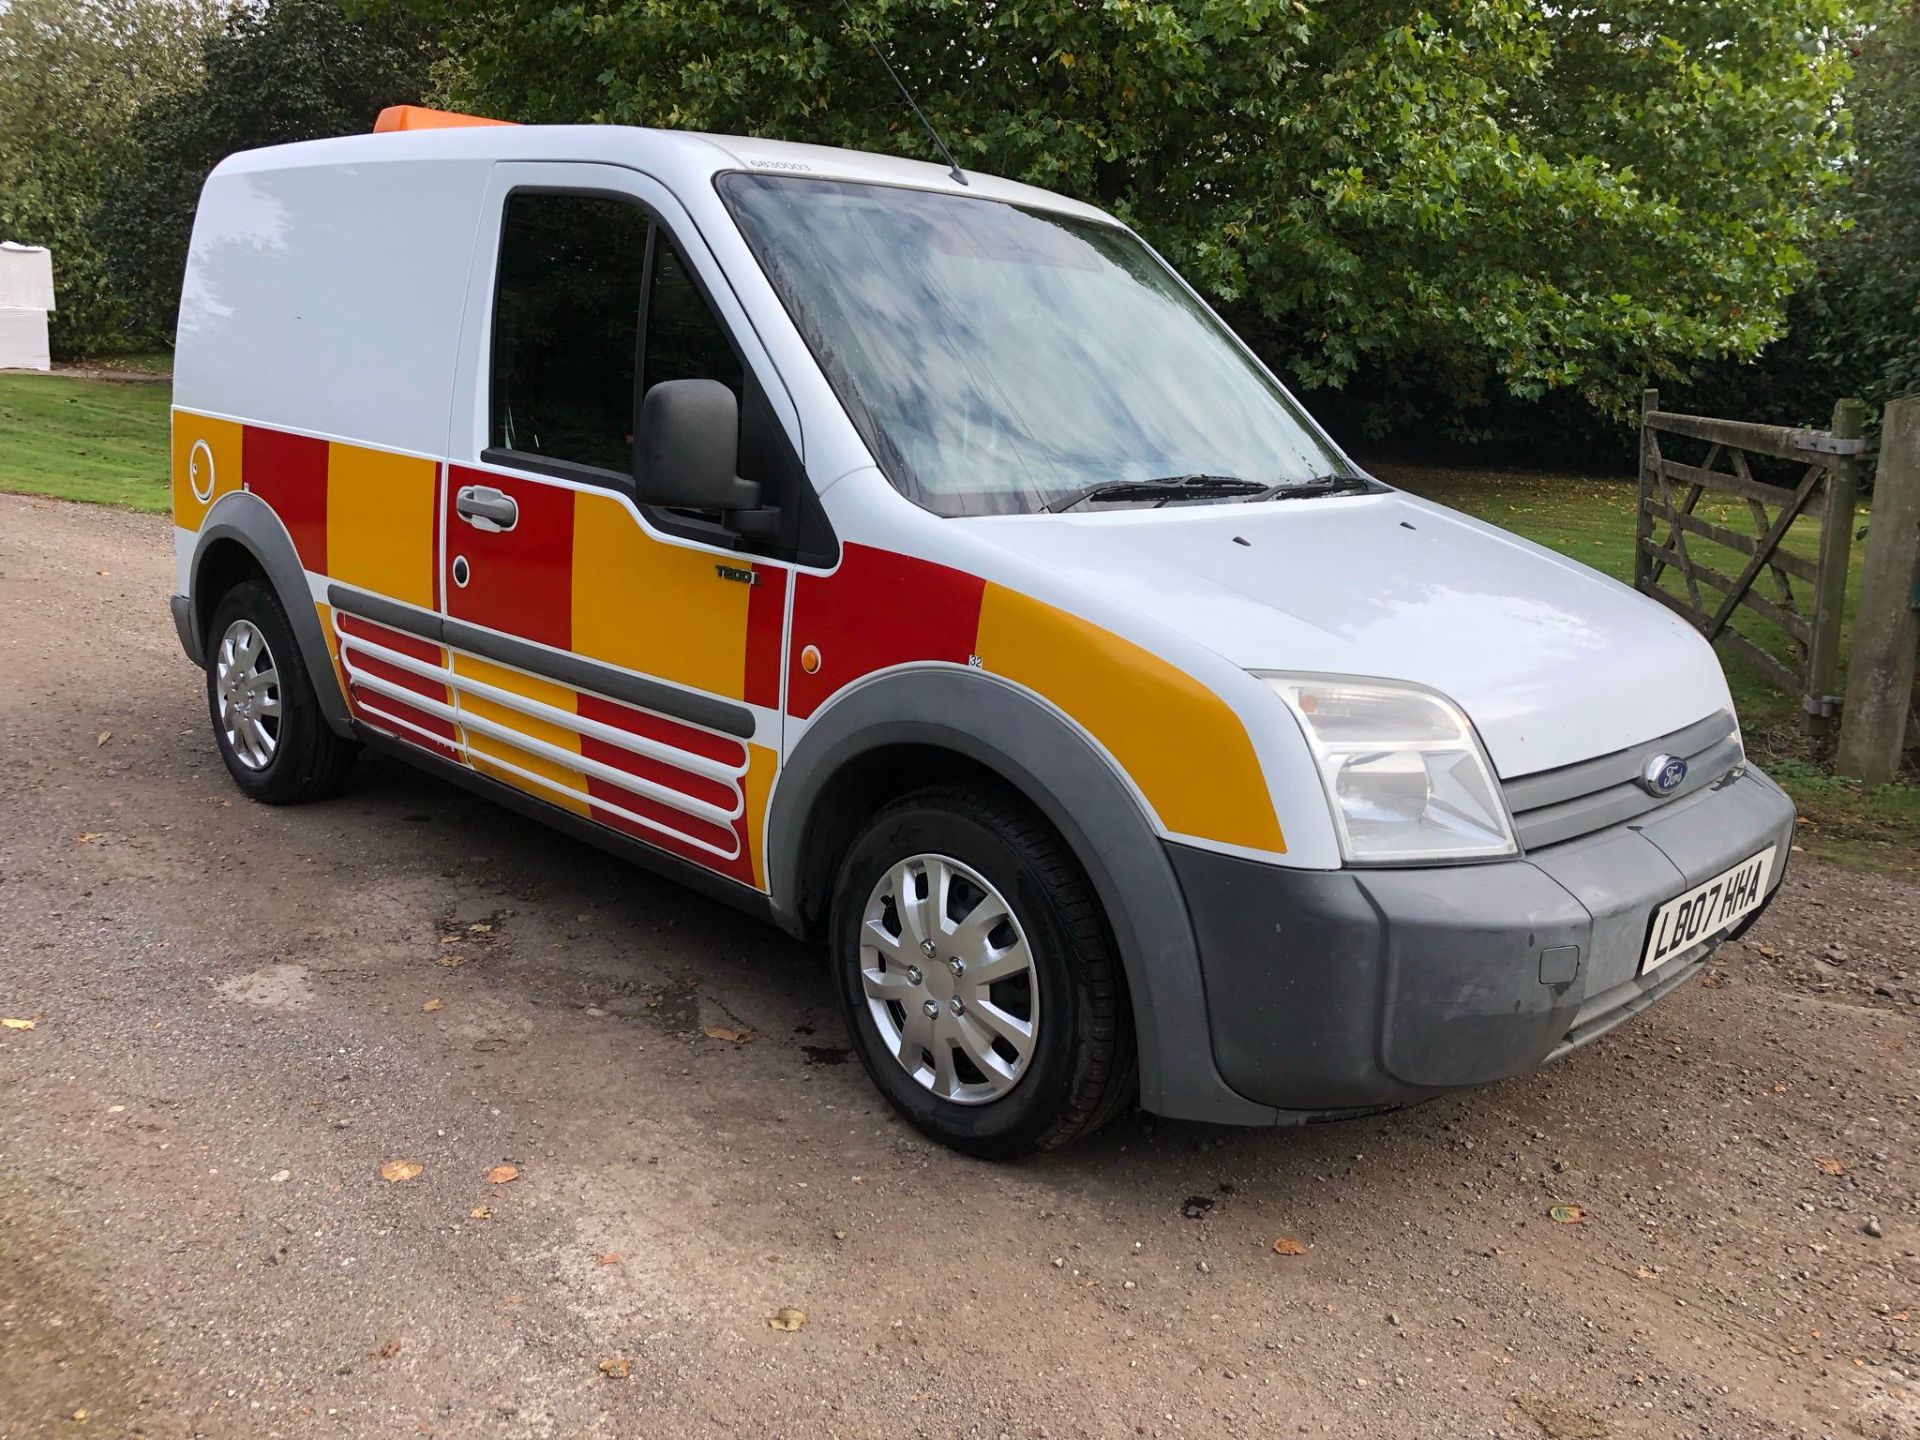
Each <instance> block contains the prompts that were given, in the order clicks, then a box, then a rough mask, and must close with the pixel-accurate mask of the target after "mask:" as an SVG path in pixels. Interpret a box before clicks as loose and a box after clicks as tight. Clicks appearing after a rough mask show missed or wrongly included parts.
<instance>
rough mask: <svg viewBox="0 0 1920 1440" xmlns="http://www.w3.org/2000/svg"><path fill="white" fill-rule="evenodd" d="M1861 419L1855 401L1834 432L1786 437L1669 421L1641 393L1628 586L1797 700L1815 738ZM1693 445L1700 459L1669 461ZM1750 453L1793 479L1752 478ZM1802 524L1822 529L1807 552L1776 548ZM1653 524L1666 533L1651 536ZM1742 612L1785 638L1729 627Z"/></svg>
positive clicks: (1655, 401)
mask: <svg viewBox="0 0 1920 1440" xmlns="http://www.w3.org/2000/svg"><path fill="white" fill-rule="evenodd" d="M1866 415H1867V412H1866V407H1865V406H1864V405H1862V404H1861V403H1860V402H1859V401H1858V400H1842V401H1841V402H1840V403H1839V404H1838V405H1836V406H1834V410H1833V428H1832V429H1831V430H1795V429H1792V428H1789V427H1788V426H1784V425H1755V424H1751V423H1749V422H1747V421H1744V420H1716V419H1712V418H1710V417H1708V416H1705V415H1680V414H1673V413H1670V412H1668V411H1664V410H1662V409H1661V408H1660V392H1659V391H1657V390H1649V391H1647V392H1646V394H1645V396H1644V397H1643V398H1642V404H1641V413H1640V501H1639V507H1638V513H1637V515H1636V517H1635V522H1636V540H1635V546H1634V565H1633V584H1634V588H1635V589H1636V590H1639V591H1641V592H1642V593H1643V594H1646V595H1651V596H1652V597H1653V598H1654V599H1656V600H1658V601H1660V602H1661V603H1662V604H1664V605H1666V606H1668V607H1669V608H1671V609H1673V610H1675V611H1677V612H1679V613H1680V614H1681V615H1683V616H1685V617H1686V618H1687V619H1688V620H1689V621H1690V622H1692V623H1693V624H1694V625H1695V626H1696V627H1697V628H1698V629H1699V630H1700V633H1701V634H1703V635H1705V636H1706V637H1707V639H1709V640H1712V641H1716V642H1724V643H1725V644H1726V645H1727V646H1728V647H1729V648H1730V649H1732V650H1734V651H1735V652H1737V653H1738V654H1740V655H1741V656H1743V657H1744V658H1745V659H1747V660H1749V661H1751V662H1752V663H1753V665H1754V666H1755V667H1757V668H1758V669H1759V670H1760V671H1761V672H1762V673H1763V674H1765V675H1766V676H1768V677H1769V678H1770V679H1772V680H1773V681H1774V682H1775V683H1776V684H1778V685H1779V686H1780V687H1781V689H1783V690H1785V691H1786V692H1787V693H1789V694H1792V695H1798V696H1799V697H1800V706H1801V709H1802V710H1803V711H1804V712H1805V714H1806V723H1807V728H1808V730H1809V731H1810V732H1812V733H1814V734H1823V733H1825V731H1826V729H1827V728H1828V723H1829V721H1830V720H1831V718H1832V716H1833V715H1834V713H1835V712H1836V711H1837V710H1838V709H1839V706H1840V695H1839V680H1840V622H1841V617H1842V612H1843V611H1844V610H1845V608H1846V594H1847V555H1848V549H1849V547H1850V546H1851V544H1852V540H1853V512H1854V500H1855V492H1856V489H1857V486H1858V483H1859V469H1860V457H1861V456H1862V455H1863V454H1864V453H1865V452H1866V451H1867V450H1868V449H1869V448H1870V442H1868V441H1867V440H1864V439H1862V438H1861V435H1862V432H1863V431H1864V430H1865V428H1866ZM1702 446H1704V447H1705V452H1704V454H1698V455H1697V460H1698V463H1690V462H1688V461H1684V460H1681V459H1679V458H1678V456H1679V455H1680V453H1682V452H1683V451H1691V452H1698V451H1699V450H1700V448H1701V447H1702ZM1758 457H1767V458H1766V459H1765V460H1760V461H1759V465H1760V466H1761V467H1766V468H1774V467H1776V465H1777V462H1779V461H1787V462H1792V465H1793V469H1794V471H1796V472H1797V473H1792V474H1789V475H1787V476H1785V477H1783V478H1784V480H1785V483H1770V482H1769V480H1767V479H1764V478H1756V475H1755V470H1756V460H1757V458H1758ZM1705 495H1714V496H1731V497H1733V499H1734V500H1735V501H1736V502H1740V503H1738V504H1736V507H1735V509H1736V513H1738V512H1739V510H1740V509H1742V508H1744V513H1745V515H1746V516H1747V518H1748V519H1750V520H1751V522H1752V525H1753V529H1752V533H1750V534H1749V533H1746V532H1745V531H1744V530H1742V529H1738V528H1735V527H1734V526H1731V525H1727V524H1723V523H1721V521H1722V520H1725V519H1729V518H1732V517H1729V516H1727V515H1725V514H1724V513H1722V512H1721V511H1719V510H1716V511H1715V512H1714V513H1717V514H1719V518H1718V519H1713V518H1708V516H1706V515H1702V514H1698V513H1696V511H1697V509H1698V507H1699V505H1700V501H1701V497H1702V496H1705ZM1808 517H1811V518H1813V519H1816V520H1818V521H1819V524H1820V535H1819V545H1818V549H1817V551H1816V553H1815V554H1814V555H1813V556H1808V555H1806V554H1803V553H1800V552H1799V551H1797V550H1795V549H1792V548H1788V547H1786V546H1784V545H1783V544H1782V543H1781V542H1782V541H1784V540H1785V539H1786V538H1787V536H1788V534H1789V533H1790V532H1791V531H1792V530H1793V527H1794V524H1795V522H1796V521H1799V520H1801V519H1803V518H1808ZM1661 524H1664V525H1665V527H1666V533H1665V534H1664V535H1656V533H1655V531H1656V528H1657V527H1658V526H1660V525H1661ZM1689 540H1691V541H1692V547H1691V548H1690V547H1689V543H1688V542H1689ZM1702 542H1708V543H1710V544H1712V545H1716V546H1719V547H1721V548H1722V549H1723V550H1726V551H1732V552H1734V554H1735V555H1737V556H1740V557H1744V562H1743V563H1741V562H1735V563H1738V566H1739V569H1738V573H1737V574H1733V575H1729V574H1726V573H1725V572H1723V571H1720V570H1716V569H1714V568H1713V567H1712V566H1711V565H1708V564H1706V563H1704V561H1703V557H1702V553H1701V550H1702ZM1802 548H1804V547H1802ZM1707 553H1708V554H1712V553H1713V552H1711V551H1709V552H1707ZM1663 576H1665V577H1668V578H1669V579H1673V578H1676V577H1677V580H1678V582H1679V587H1680V588H1678V589H1675V588H1669V586H1667V585H1663V584H1662V583H1661V581H1662V577H1663ZM1763 577H1764V580H1765V585H1764V589H1763V586H1762V583H1761V582H1762V580H1763ZM1795 581H1799V582H1800V587H1801V588H1799V589H1796V588H1795V584H1794V582H1795ZM1765 590H1771V591H1772V594H1771V595H1768V594H1766V593H1765ZM1742 612H1744V613H1745V614H1747V615H1751V616H1756V617H1758V618H1759V619H1760V620H1761V621H1764V622H1765V623H1766V624H1767V625H1770V626H1772V627H1773V628H1774V630H1775V631H1777V632H1780V633H1781V634H1783V635H1784V637H1785V640H1784V643H1780V642H1779V641H1778V639H1777V638H1776V637H1766V636H1765V632H1764V631H1762V638H1775V643H1774V644H1773V645H1772V646H1771V647H1770V646H1769V645H1767V644H1764V643H1761V638H1756V637H1755V636H1753V635H1751V634H1747V633H1743V632H1742V631H1740V630H1736V629H1735V628H1733V624H1732V622H1733V620H1734V619H1735V617H1736V616H1738V615H1740V614H1741V613H1742Z"/></svg>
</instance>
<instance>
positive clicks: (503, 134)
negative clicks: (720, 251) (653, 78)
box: [214, 125, 1109, 219]
mask: <svg viewBox="0 0 1920 1440" xmlns="http://www.w3.org/2000/svg"><path fill="white" fill-rule="evenodd" d="M462 160H464V161H475V160H480V161H485V160H533V161H577V162H585V163H595V162H598V163H602V164H614V165H625V166H627V167H629V168H632V169H639V170H644V171H647V172H648V173H650V174H653V175H655V176H656V177H657V178H659V179H661V180H662V181H664V182H666V183H667V184H668V185H669V186H671V185H673V184H674V182H676V181H678V182H680V183H683V184H684V183H689V182H691V183H699V184H707V183H711V180H712V178H713V176H715V175H718V174H722V173H724V172H726V171H731V170H751V171H759V172H762V173H766V174H789V175H805V176H808V177H810V178H815V179H826V180H855V181H867V182H871V183H875V184H882V185H901V186H909V187H912V188H914V189H920V190H934V191H940V192H944V193H947V194H953V195H972V196H979V197H982V198H985V199H992V200H1004V201H1010V202H1012V203H1014V204H1019V205H1028V206H1033V207H1035V208H1039V209H1046V210H1053V211H1058V212H1062V213H1066V214H1073V215H1081V216H1085V217H1086V218H1089V219H1107V218H1109V217H1107V216H1106V215H1105V214H1104V212H1102V211H1100V210H1098V209H1096V208H1094V207H1093V206H1091V205H1085V204H1082V203H1081V202H1080V201H1077V200H1072V199H1069V198H1068V197H1066V196H1064V195H1057V194H1055V193H1054V192H1052V191H1051V190H1042V189H1040V188H1038V187H1037V186H1033V185H1023V184H1021V183H1019V182H1018V181H1015V180H1004V179H1001V178H1000V177H998V176H994V175H984V174H981V173H980V172H978V171H973V170H968V171H966V172H965V174H966V177H967V183H966V184H965V185H961V184H959V183H958V182H957V181H955V180H954V179H953V178H952V176H951V175H949V174H948V172H947V169H946V167H945V166H944V165H935V164H931V163H929V162H927V161H924V160H910V159H907V158H906V157H904V156H899V155H877V154H873V153H871V152H868V151H864V150H842V149H837V148H835V147H833V146H829V145H802V144H796V143H794V142H792V141H786V140H761V139H757V138H754V137H752V136H745V135H707V134H701V133H697V132H694V131H690V130H653V129H643V128H641V127H638V126H632V125H466V126H449V127H444V128H430V129H402V130H389V131H386V132H383V133H379V134H367V135H348V136H342V137H340V138H338V139H333V140H308V141H303V142H301V143H299V144H294V145H271V146H267V147H265V148H263V149H259V150H242V151H240V152H239V153H237V154H234V155H229V156H228V157H227V158H226V159H225V160H223V161H221V162H220V164H219V165H218V166H217V167H215V171H214V173H215V174H218V175H232V174H246V173H257V172H261V171H271V170H293V169H303V168H306V167H308V166H324V165H341V166H349V165H368V164H376V163H393V162H406V161H421V162H430V161H462Z"/></svg>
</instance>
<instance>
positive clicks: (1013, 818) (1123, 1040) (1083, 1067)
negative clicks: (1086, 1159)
mask: <svg viewBox="0 0 1920 1440" xmlns="http://www.w3.org/2000/svg"><path fill="white" fill-rule="evenodd" d="M909 811H921V812H925V811H934V812H939V813H943V814H946V815H949V816H952V817H954V818H956V819H960V820H966V821H971V822H973V823H974V824H976V825H979V826H980V827H981V828H983V829H986V830H988V831H991V832H992V833H993V834H994V835H995V836H997V837H998V838H999V839H1000V840H1001V842H1002V843H1004V844H1005V845H1006V846H1007V847H1008V848H1009V849H1010V850H1012V851H1013V852H1014V853H1015V855H1016V856H1017V857H1018V858H1019V860H1020V861H1021V862H1022V863H1024V864H1025V865H1027V866H1028V867H1030V868H1031V870H1032V871H1033V872H1034V875H1035V876H1036V878H1037V879H1038V880H1039V882H1040V884H1041V886H1042V888H1043V889H1044V890H1045V892H1046V896H1047V901H1048V903H1049V904H1050V905H1051V907H1052V909H1053V912H1054V918H1055V920H1056V922H1057V923H1058V924H1059V926H1060V928H1061V929H1062V930H1063V931H1064V932H1065V935H1066V939H1067V943H1068V950H1069V953H1068V955H1067V956H1066V961H1067V967H1068V970H1069V972H1070V975H1071V977H1072V983H1073V986H1074V989H1075V991H1076V1000H1077V1003H1076V1004H1075V1005H1074V1007H1073V1013H1074V1023H1075V1031H1076V1033H1075V1043H1074V1045H1073V1060H1072V1068H1071V1071H1070V1074H1069V1077H1068V1083H1067V1085H1066V1087H1065V1094H1064V1096H1063V1097H1062V1099H1061V1101H1060V1103H1059V1106H1058V1109H1057V1112H1056V1113H1055V1115H1054V1117H1053V1119H1052V1121H1051V1123H1049V1124H1048V1125H1046V1126H1045V1128H1044V1129H1042V1130H1041V1131H1040V1132H1039V1133H1038V1134H1036V1135H1034V1136H1033V1137H1031V1138H1030V1139H1028V1140H1027V1141H1025V1143H1023V1144H1020V1145H1018V1146H1017V1147H1001V1146H998V1145H995V1144H991V1143H988V1144H971V1143H967V1142H965V1141H958V1140H955V1139H954V1138H953V1137H951V1136H947V1135H944V1134H942V1135H939V1137H938V1138H941V1139H943V1140H945V1141H947V1143H949V1144H957V1145H959V1146H960V1148H964V1149H969V1150H972V1151H973V1152H974V1153H977V1154H984V1155H989V1156H992V1157H994V1158H1006V1157H1008V1156H1010V1155H1011V1154H1013V1153H1018V1152H1019V1151H1038V1150H1053V1149H1057V1148H1059V1147H1060V1146H1062V1145H1066V1144H1069V1143H1070V1142H1072V1141H1075V1140H1078V1139H1081V1138H1083V1137H1085V1136H1088V1135H1091V1134H1092V1133H1093V1132H1094V1131H1096V1130H1098V1129H1099V1128H1100V1127H1101V1126H1102V1125H1105V1124H1106V1123H1107V1122H1108V1121H1109V1120H1112V1119H1113V1118H1114V1117H1115V1116H1116V1115H1119V1114H1120V1113H1122V1112H1123V1111H1125V1110H1127V1109H1128V1108H1130V1107H1131V1105H1132V1103H1133V1100H1134V1098H1135V1096H1136V1095H1137V1094H1138V1092H1139V1083H1140V1060H1139V1051H1138V1048H1137V1046H1136V1044H1135V1037H1134V1028H1133V1012H1132V1008H1131V1006H1130V1004H1129V1002H1128V997H1127V988H1126V978H1125V975H1124V973H1123V971H1122V969H1121V965H1120V960H1119V957H1118V955H1117V954H1116V952H1115V950H1114V945H1113V940H1112V937H1111V935H1110V934H1109V932H1108V929H1107V921H1106V915H1105V912H1104V911H1103V910H1102V908H1101V906H1100V901H1099V899H1098V897H1096V896H1095V894H1094V893H1093V887H1092V885H1091V884H1089V882H1088V881H1087V878H1086V876H1085V874H1084V873H1083V872H1082V871H1081V868H1080V866H1079V863H1078V862H1077V861H1076V860H1075V859H1074V858H1073V856H1072V854H1071V853H1070V852H1069V851H1068V850H1067V848H1066V846H1065V845H1064V844H1063V843H1062V842H1061V840H1060V838H1059V837H1058V836H1057V835H1056V834H1055V833H1054V831H1053V829H1052V827H1050V826H1049V825H1048V824H1047V823H1046V822H1045V821H1044V820H1043V819H1042V818H1041V817H1040V816H1039V815H1038V814H1037V813H1036V812H1035V811H1034V810H1033V809H1032V808H1031V807H1030V806H1028V805H1027V804H1026V803H1025V802H1024V801H1022V800H1021V799H1019V798H1018V797H1017V796H1015V795H1012V794H1009V793H1006V792H1003V791H999V790H995V789H990V788H988V787H986V786H983V785H974V784H966V783H954V784H943V785H935V786H930V787H928V788H927V789H924V790H918V791H915V792H913V793H912V794H910V795H905V796H902V797H901V798H900V799H898V800H896V801H894V802H893V803H892V804H890V805H887V806H886V807H884V808H883V809H882V810H881V811H880V812H879V813H878V814H876V815H875V816H874V818H873V820H872V821H871V822H870V823H869V826H868V830H872V829H877V828H879V827H881V826H882V825H884V824H886V823H887V822H888V821H889V820H891V819H893V818H894V817H895V816H898V815H900V814H901V813H902V812H909ZM856 848H857V842H856ZM909 1118H915V1123H917V1124H918V1123H922V1122H920V1121H919V1120H918V1119H917V1118H916V1117H909ZM922 1128H927V1126H925V1125H924V1124H922Z"/></svg>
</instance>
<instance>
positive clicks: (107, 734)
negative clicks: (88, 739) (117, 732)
mask: <svg viewBox="0 0 1920 1440" xmlns="http://www.w3.org/2000/svg"><path fill="white" fill-rule="evenodd" d="M111 739H113V731H111V730H102V731H101V732H100V734H99V737H98V738H97V739H95V740H94V742H93V748H94V749H96V750H98V749H99V748H100V747H101V746H102V745H104V744H106V743H107V741H109V740H111Z"/></svg>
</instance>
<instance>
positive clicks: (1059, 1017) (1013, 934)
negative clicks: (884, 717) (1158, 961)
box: [831, 785, 1137, 1159]
mask: <svg viewBox="0 0 1920 1440" xmlns="http://www.w3.org/2000/svg"><path fill="white" fill-rule="evenodd" d="M831 934H832V953H833V965H834V971H835V980H836V985H837V989H838V991H839V995H840V999H841V1004H842V1008H843V1010H844V1012H845V1015H846V1020H847V1028H848V1030H849V1032H850V1033H851V1035H852V1036H853V1040H854V1046H855V1048H856V1049H857V1050H858V1051H859V1053H860V1058H861V1062H862V1063H863V1064H864V1065H865V1066H866V1068H867V1073H868V1074H869V1075H871V1076H872V1077H873V1080H874V1083H875V1084H876V1085H878V1086H879V1087H880V1090H881V1092H882V1093H883V1094H885V1095H886V1097H887V1099H888V1100H889V1101H891V1102H892V1104H893V1105H894V1108H895V1109H897V1110H899V1111H900V1113H901V1114H902V1115H904V1116H905V1117H906V1118H907V1119H908V1120H910V1121H912V1122H913V1124H914V1125H916V1126H917V1127H918V1128H919V1129H921V1130H923V1131H924V1132H926V1133H927V1134H928V1135H931V1136H932V1137H934V1138H935V1139H937V1140H940V1141H942V1142H943V1143H945V1144H948V1145H951V1146H953V1147H954V1148H956V1149H959V1150H964V1151H967V1152H969V1153H971V1154H975V1155H981V1156H986V1157H989V1158H995V1159H1003V1158H1008V1157H1011V1156H1015V1155H1020V1154H1024V1153H1026V1152H1027V1151H1030V1150H1039V1149H1048V1148H1051V1147H1053V1146H1057V1145H1062V1144H1065V1143H1066V1142H1067V1141H1069V1140H1072V1139H1075V1138H1077V1137H1079V1136H1081V1135H1085V1134H1088V1133H1090V1132H1091V1131H1093V1130H1094V1129H1096V1128H1097V1127H1099V1126H1100V1125H1102V1124H1104V1123H1105V1122H1106V1121H1107V1120H1108V1119H1110V1118H1111V1117H1112V1116H1113V1115H1114V1114H1115V1113H1117V1112H1118V1111H1119V1110H1120V1109H1121V1108H1122V1107H1123V1106H1124V1105H1125V1104H1126V1103H1127V1102H1128V1101H1129V1100H1131V1098H1132V1096H1133V1091H1134V1088H1135V1086H1136V1083H1137V1065H1136V1061H1135V1057H1134V1044H1133V1030H1132V1024H1131V1019H1130V1017H1129V1014H1128V1010H1127V1004H1126V994H1125V987H1124V985H1123V983H1122V980H1121V976H1120V967H1119V961H1118V959H1117V958H1116V957H1115V955H1114V953H1113V949H1112V945H1111V942H1110V941H1109V940H1108V938H1107V933H1106V925H1105V922H1104V919H1103V917H1102V915H1101V912H1100V907H1099V902H1098V901H1097V900H1096V898H1095V897H1094V895H1093V892H1092V889H1091V887H1089V886H1088V884H1087V882H1086V879H1085V877H1084V876H1082V875H1081V873H1080V871H1079V867H1078V866H1077V865H1076V864H1075V863H1074V861H1073V859H1072V857H1071V856H1070V855H1069V854H1068V853H1067V852H1066V850H1065V847H1064V846H1062V845H1061V843H1060V841H1059V840H1058V838H1057V837H1055V836H1054V834H1053V833H1052V831H1051V830H1049V829H1048V828H1047V827H1046V826H1045V825H1044V824H1043V823H1042V822H1041V821H1040V819H1039V818H1038V817H1037V816H1035V815H1034V814H1033V813H1032V812H1031V811H1030V810H1028V809H1027V808H1026V807H1025V806H1024V805H1022V804H1020V803H1018V802H1017V801H1015V800H1013V799H1011V798H1009V797H1006V796H1003V795H1000V794H997V793H995V792H993V791H991V790H988V789H985V788H983V787H977V786H971V785H951V786H940V787H935V788H931V789H928V790H923V791H920V792H918V793H916V794H913V795H909V796H907V797H905V798H904V799H902V800H900V801H897V802H896V803H894V804H893V805H890V806H888V807H887V808H886V809H885V810H883V811H881V812H880V813H879V814H878V815H876V816H875V817H874V818H873V820H872V822H871V823H870V824H869V825H868V826H867V828H866V830H865V831H864V832H862V834H861V835H860V837H859V838H858V839H857V840H856V841H855V842H854V844H853V846H852V848H851V849H850V850H849V852H848V854H847V858H846V861H845V863H844V864H843V865H842V867H841V871H840V879H839V884H838V886H837V887H836V890H835V895H834V905H833V920H832V925H831Z"/></svg>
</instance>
